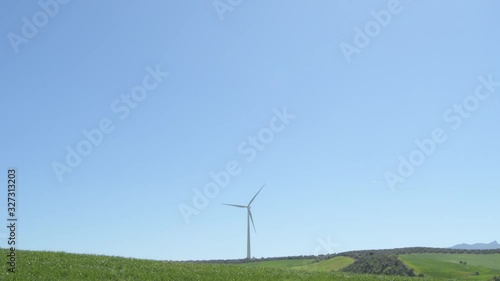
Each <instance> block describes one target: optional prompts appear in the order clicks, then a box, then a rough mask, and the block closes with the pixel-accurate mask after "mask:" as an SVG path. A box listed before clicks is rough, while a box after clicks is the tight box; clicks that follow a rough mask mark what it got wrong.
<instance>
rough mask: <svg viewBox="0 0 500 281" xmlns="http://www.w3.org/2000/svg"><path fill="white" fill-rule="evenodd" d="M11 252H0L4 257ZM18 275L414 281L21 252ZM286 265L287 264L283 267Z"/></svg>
mask: <svg viewBox="0 0 500 281" xmlns="http://www.w3.org/2000/svg"><path fill="white" fill-rule="evenodd" d="M6 255H7V251H6V250H0V257H6ZM17 261H18V265H17V272H16V273H14V274H12V273H10V274H7V268H6V263H5V262H3V261H2V262H1V264H2V265H1V266H0V270H1V271H0V280H22V281H59V280H70V281H79V280H90V281H93V280H95V281H106V280H114V281H117V280H130V281H139V280H158V281H159V280H169V281H171V280H176V281H182V280H189V281H205V280H207V281H209V280H210V281H218V280H220V281H226V280H242V281H243V280H245V281H247V280H258V281H268V280H269V281H271V280H290V281H291V280H317V281H323V280H324V281H326V280H328V281H335V280H346V279H348V280H350V281H365V280H366V281H369V280H378V281H386V280H387V281H389V280H393V281H410V280H413V279H411V278H404V277H393V276H382V277H379V276H374V275H357V274H349V273H326V272H312V271H306V270H291V269H283V268H268V267H255V266H254V267H252V266H242V265H229V264H202V263H180V262H161V261H149V260H139V259H127V258H119V257H109V256H95V255H77V254H67V253H57V252H33V251H18V252H17ZM281 265H283V263H282V264H281Z"/></svg>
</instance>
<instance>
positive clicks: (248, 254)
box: [222, 184, 265, 260]
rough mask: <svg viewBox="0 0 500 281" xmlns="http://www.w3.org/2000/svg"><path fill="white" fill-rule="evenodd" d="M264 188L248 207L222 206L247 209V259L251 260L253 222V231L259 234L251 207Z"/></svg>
mask: <svg viewBox="0 0 500 281" xmlns="http://www.w3.org/2000/svg"><path fill="white" fill-rule="evenodd" d="M264 186H265V184H264V185H263V186H262V187H261V188H260V189H259V191H257V193H255V195H254V196H253V198H252V200H250V202H249V203H248V205H247V206H244V205H234V204H222V205H226V206H231V207H236V208H244V209H247V259H249V260H250V259H251V258H252V253H251V250H250V221H252V226H253V230H254V231H255V233H257V230H255V224H254V223H253V217H252V211H251V209H252V207H251V205H252V202H253V200H255V197H257V195H259V192H260V191H261V190H262V189H263V188H264Z"/></svg>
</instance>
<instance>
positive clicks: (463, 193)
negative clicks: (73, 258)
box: [0, 0, 500, 260]
mask: <svg viewBox="0 0 500 281" xmlns="http://www.w3.org/2000/svg"><path fill="white" fill-rule="evenodd" d="M49 2H50V1H49ZM61 2H62V1H61ZM43 3H45V2H43ZM50 3H55V2H50ZM223 3H227V2H223ZM233 3H234V2H233ZM390 5H397V3H395V2H391V1H356V2H354V1H326V0H325V1H313V2H308V3H303V2H293V3H290V1H271V2H269V3H267V2H266V3H254V2H251V1H242V2H241V3H240V4H239V5H235V6H234V7H232V8H231V10H230V11H226V12H225V13H223V15H222V16H223V17H222V18H221V17H219V15H218V13H217V12H216V9H215V8H214V6H213V3H212V2H211V1H195V2H193V1H175V2H174V1H140V2H139V1H125V2H119V3H118V2H116V1H114V2H106V3H103V2H102V1H84V2H82V1H69V3H67V4H57V7H58V8H57V9H55V8H54V7H55V6H54V5H52V6H50V9H52V10H50V11H52V12H53V16H47V18H46V19H48V21H47V22H46V23H45V25H43V26H41V27H39V28H38V30H37V31H36V32H34V33H33V32H32V33H31V34H28V35H29V36H31V38H25V39H24V40H25V41H23V43H15V44H13V43H12V42H11V38H12V36H13V35H12V34H13V33H14V34H16V35H17V36H24V35H23V33H22V31H23V25H25V24H26V23H25V22H24V21H23V17H26V19H27V20H28V21H30V22H33V16H34V15H38V16H39V17H40V18H37V20H39V21H40V20H42V21H43V19H44V18H43V15H42V14H40V13H38V14H37V12H40V11H42V13H44V12H43V11H44V10H43V9H42V7H41V6H40V5H39V4H37V3H36V2H30V3H28V1H25V2H23V3H20V2H12V1H6V2H2V3H1V4H0V13H1V15H0V33H1V34H3V39H2V40H0V50H1V52H0V61H1V62H2V63H1V66H0V71H1V75H0V77H2V86H3V89H2V95H1V98H0V102H1V105H2V110H1V112H0V116H1V119H2V120H3V121H2V122H1V123H0V124H1V125H0V130H1V132H2V138H0V147H1V149H0V156H1V159H2V161H1V164H0V169H1V170H4V171H6V170H7V169H8V168H10V167H16V168H17V169H18V177H19V179H18V182H19V185H18V197H17V198H18V211H17V212H18V217H19V222H18V224H19V226H18V244H19V247H20V248H22V249H31V250H51V251H66V252H77V253H96V254H107V255H119V256H128V257H138V258H150V259H172V260H183V259H215V258H241V257H244V256H245V255H246V253H245V250H246V217H245V212H244V210H238V209H232V208H229V207H225V206H222V205H221V203H233V204H245V203H247V202H248V201H249V200H250V198H251V197H252V196H253V194H254V193H255V192H256V191H257V190H258V189H259V188H260V186H261V185H262V184H263V183H267V185H266V187H265V188H264V189H263V190H262V192H261V193H260V195H259V197H257V199H256V200H255V202H254V204H253V215H254V219H255V224H256V228H257V234H256V235H254V234H252V235H254V236H253V237H252V251H253V255H254V256H256V257H262V256H264V257H267V256H283V255H302V254H315V253H323V252H325V251H326V250H325V249H324V248H321V245H322V243H321V242H319V241H326V240H331V241H333V242H334V244H335V246H334V248H333V250H331V251H330V252H332V251H333V252H341V251H346V250H354V249H368V248H394V247H407V246H433V247H448V246H452V245H454V244H458V243H462V242H468V243H473V242H491V241H493V240H497V239H500V236H499V233H500V225H499V224H498V222H499V221H500V215H499V214H498V212H497V211H496V205H497V204H498V197H499V195H500V191H499V189H498V184H499V182H500V176H499V173H498V161H499V158H500V151H499V149H498V142H499V139H500V133H499V130H498V124H499V122H500V114H499V111H498V107H499V106H500V96H499V95H500V87H498V86H496V87H493V88H492V89H493V90H496V91H495V92H492V93H491V95H490V96H489V97H488V98H485V99H484V100H479V103H478V104H477V105H475V107H474V110H473V111H471V112H467V113H468V114H470V115H468V118H465V117H460V119H462V121H463V122H462V124H461V126H460V127H459V128H458V129H453V128H452V125H454V124H455V123H454V122H451V121H450V120H448V121H447V120H446V119H444V118H443V115H444V114H445V113H446V112H447V111H448V110H450V109H451V110H454V105H455V104H462V103H463V102H464V100H467V101H468V102H474V94H475V91H476V88H477V87H482V88H481V91H480V92H481V93H482V94H485V93H487V92H488V91H487V90H488V88H487V87H486V86H478V85H482V84H481V82H480V80H479V79H478V77H484V79H487V78H488V77H489V76H490V77H492V80H494V81H499V80H500V70H499V68H498V66H499V65H500V57H499V56H498V50H499V49H500V48H499V47H500V41H499V39H498V36H497V35H496V34H497V32H498V27H499V25H500V19H499V18H498V15H497V13H496V11H498V9H499V8H500V3H498V2H495V1H475V2H472V1H458V2H455V3H454V5H450V4H448V3H444V2H434V1H409V0H401V1H400V2H399V5H398V6H397V7H398V9H397V10H398V12H397V13H393V14H391V19H390V21H388V22H387V24H385V26H381V25H380V24H379V27H380V30H379V31H378V32H376V33H377V34H375V35H374V36H373V37H368V38H369V40H370V42H369V43H368V44H367V45H366V46H364V47H362V48H358V53H356V54H353V55H351V56H349V60H350V62H348V59H346V56H344V54H343V52H342V49H341V48H340V46H341V44H342V43H345V44H350V45H351V46H354V47H356V45H355V44H356V40H355V36H356V31H355V30H356V28H359V29H360V30H365V28H366V27H367V25H370V22H372V21H373V20H374V16H373V15H372V14H371V12H372V11H375V12H377V13H380V11H381V10H384V11H387V10H388V9H389V8H388V6H390ZM35 18H36V17H35ZM386 19H387V18H386ZM42 23H43V22H42ZM31 31H33V30H31ZM365 32H366V31H365ZM9 34H10V35H9ZM17 38H18V37H17ZM358 39H359V38H358ZM358 43H359V42H358ZM16 48H17V51H18V52H17V53H16ZM148 67H149V68H150V70H151V69H153V70H156V69H159V71H160V72H161V73H166V72H168V73H169V75H168V77H167V76H165V77H160V79H159V80H151V79H150V78H147V77H148V75H149V77H151V74H150V73H151V72H150V71H149V72H148V70H147V68H148ZM144 79H149V80H148V81H149V82H148V83H150V84H149V85H152V84H154V85H155V86H154V87H152V89H151V90H148V91H147V93H146V96H145V97H144V96H143V100H141V101H140V102H137V103H136V104H135V105H134V106H135V108H133V109H130V113H129V114H128V115H127V116H126V117H125V118H123V120H122V119H121V118H120V116H121V114H119V113H117V112H116V110H115V111H113V109H112V105H113V103H114V102H115V101H116V100H117V99H118V103H119V104H120V105H121V106H123V105H124V104H125V103H124V102H122V101H121V98H122V95H129V94H130V93H131V91H132V90H133V89H137V87H140V86H141V85H143V81H144ZM160 80H161V81H160ZM155 81H156V82H157V83H155ZM476 101H478V99H476ZM468 106H469V107H470V104H469V105H468ZM284 108H286V110H287V112H289V114H293V115H294V116H295V117H294V118H293V119H291V120H289V121H290V122H289V124H287V125H286V126H285V127H284V129H283V130H282V131H280V132H274V137H273V139H272V141H270V142H269V143H267V144H266V145H265V148H264V149H261V150H257V149H254V150H255V152H256V155H255V157H254V159H252V160H251V161H247V159H248V155H245V154H242V153H241V152H239V151H238V147H239V146H240V145H241V144H242V143H244V142H245V141H248V137H249V136H258V134H259V133H260V132H262V130H265V129H266V128H268V127H269V124H270V122H271V120H273V118H274V117H275V116H276V115H275V114H276V113H275V110H278V111H283V109H284ZM115 109H116V108H115ZM452 115H453V117H454V118H455V119H454V120H456V118H458V117H457V116H458V113H456V112H455V111H453V113H452ZM122 117H123V116H122ZM448 117H450V116H448ZM102 120H108V121H109V122H111V126H112V127H113V131H112V132H110V133H105V134H103V138H102V141H100V142H99V145H97V146H93V147H92V152H91V153H90V154H89V155H88V156H85V157H82V161H81V163H80V164H79V165H77V166H76V167H74V168H71V169H72V171H71V172H68V173H64V175H63V176H62V180H61V181H60V180H59V179H58V176H57V175H56V172H54V168H53V163H54V162H58V163H60V164H61V165H66V164H67V163H66V161H65V158H66V155H67V150H66V147H67V146H69V147H71V148H72V149H76V147H77V146H78V144H79V143H80V142H82V141H85V140H86V138H85V136H84V135H83V134H82V130H87V131H91V130H94V129H97V128H99V123H100V122H101V121H102ZM108 125H109V124H108ZM436 128H438V129H441V130H442V132H443V133H444V134H445V135H446V141H445V142H443V143H440V144H436V147H435V149H433V151H432V153H430V155H429V156H426V157H425V161H424V162H423V164H422V165H420V166H419V167H417V168H416V169H415V171H414V172H413V174H412V175H411V176H409V177H407V178H404V179H405V181H404V183H398V184H397V186H396V187H395V188H391V187H390V186H389V185H388V184H387V182H386V178H385V174H386V173H387V172H388V171H389V172H392V173H395V174H396V173H397V170H398V166H399V165H400V160H398V157H399V156H400V155H401V156H402V157H403V158H406V159H408V157H409V155H410V154H411V153H413V152H414V151H416V150H418V147H417V145H416V144H415V143H414V141H415V139H418V140H424V139H428V138H431V137H432V132H433V130H435V129H436ZM247 145H249V144H247ZM247 148H248V149H250V146H248V147H247ZM416 153H417V154H418V152H416ZM415 155H416V154H415ZM231 161H235V162H236V163H238V165H239V168H240V169H241V172H240V173H239V174H238V175H236V176H233V177H231V181H230V184H229V185H228V186H226V187H225V188H221V189H220V190H219V192H217V194H216V196H214V198H211V199H209V200H208V201H209V204H208V206H207V207H206V208H203V209H202V210H198V214H197V215H192V216H190V223H186V221H185V220H184V218H183V216H182V215H181V212H180V211H179V207H180V206H192V199H193V197H194V196H195V192H194V191H193V190H194V189H197V190H200V191H203V187H204V186H205V185H207V184H208V183H210V182H211V181H212V179H211V177H210V176H209V175H210V173H211V172H218V171H221V170H224V169H225V168H226V165H227V163H229V162H231ZM5 174H6V173H5ZM5 177H6V176H5ZM6 196H7V194H6V192H2V193H0V200H1V201H2V202H6ZM182 204H184V205H182ZM4 205H5V204H2V206H4ZM5 208H6V206H5ZM5 211H6V210H5ZM2 212H3V211H2ZM6 237H7V233H6V232H5V231H0V247H5V246H6V241H5V239H6Z"/></svg>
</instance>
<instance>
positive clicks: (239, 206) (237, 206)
mask: <svg viewBox="0 0 500 281" xmlns="http://www.w3.org/2000/svg"><path fill="white" fill-rule="evenodd" d="M222 205H226V206H231V207H236V208H246V207H247V206H243V205H233V204H222Z"/></svg>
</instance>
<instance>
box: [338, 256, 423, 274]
mask: <svg viewBox="0 0 500 281" xmlns="http://www.w3.org/2000/svg"><path fill="white" fill-rule="evenodd" d="M352 257H353V258H355V259H356V261H355V262H354V263H353V264H351V265H349V266H347V267H345V268H343V269H342V271H344V272H352V273H368V274H384V275H399V276H415V272H414V271H413V269H412V268H409V267H408V266H406V265H405V264H404V263H403V262H402V261H401V260H399V259H398V257H397V256H396V255H388V254H383V253H379V252H368V253H366V252H363V253H358V254H356V255H352Z"/></svg>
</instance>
